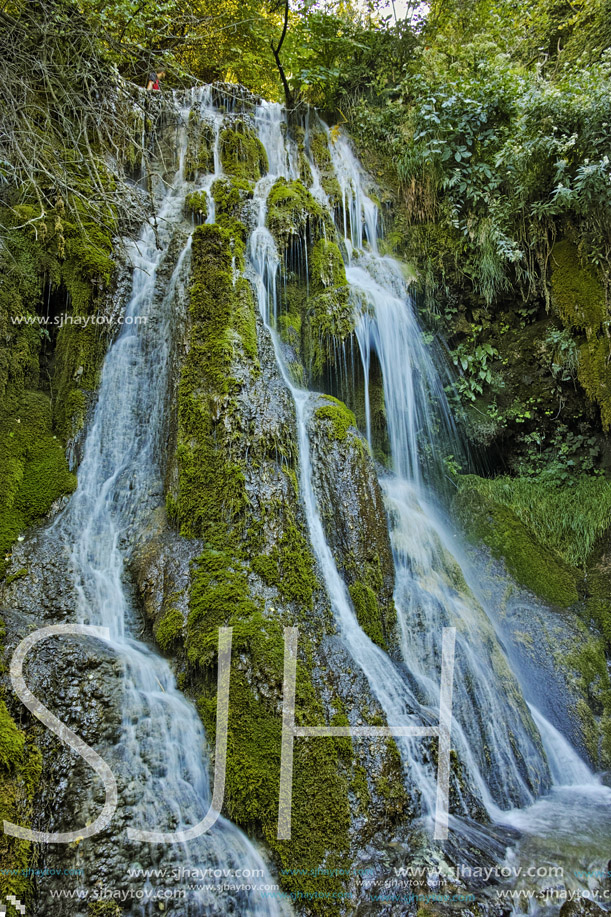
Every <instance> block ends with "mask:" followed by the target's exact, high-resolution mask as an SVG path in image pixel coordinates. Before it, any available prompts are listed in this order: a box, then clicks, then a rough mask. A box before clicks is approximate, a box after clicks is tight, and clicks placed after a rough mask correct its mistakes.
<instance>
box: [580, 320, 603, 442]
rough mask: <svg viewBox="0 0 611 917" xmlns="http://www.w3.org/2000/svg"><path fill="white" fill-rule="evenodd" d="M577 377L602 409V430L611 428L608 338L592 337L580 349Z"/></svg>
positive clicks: (588, 394)
mask: <svg viewBox="0 0 611 917" xmlns="http://www.w3.org/2000/svg"><path fill="white" fill-rule="evenodd" d="M577 377H578V379H579V381H580V382H581V384H582V386H583V388H584V390H585V392H586V394H587V396H588V398H590V399H591V400H592V401H594V402H595V403H596V404H597V405H598V406H599V408H600V420H601V423H602V428H603V430H605V431H608V430H609V428H610V427H611V346H610V343H609V340H608V338H607V337H597V336H592V337H591V338H590V340H589V341H586V342H585V343H584V344H582V346H581V347H580V348H579V365H578V367H577Z"/></svg>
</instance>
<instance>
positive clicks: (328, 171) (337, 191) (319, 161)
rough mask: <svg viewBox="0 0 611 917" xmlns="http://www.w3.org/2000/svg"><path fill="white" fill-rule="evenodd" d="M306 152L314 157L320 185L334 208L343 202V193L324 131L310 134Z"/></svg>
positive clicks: (318, 130)
mask: <svg viewBox="0 0 611 917" xmlns="http://www.w3.org/2000/svg"><path fill="white" fill-rule="evenodd" d="M306 152H308V153H309V155H310V156H311V157H312V159H313V161H314V164H315V165H316V167H317V169H318V171H319V173H320V183H321V185H322V187H323V190H324V192H325V194H326V195H327V197H328V198H329V203H330V204H331V206H332V207H338V206H339V205H340V204H341V202H342V191H341V188H340V185H339V182H338V180H337V176H336V174H335V169H334V168H333V161H332V159H331V153H330V152H329V142H328V139H327V134H326V132H325V131H324V130H322V129H317V128H314V129H312V130H311V131H310V132H309V135H308V144H307V145H306Z"/></svg>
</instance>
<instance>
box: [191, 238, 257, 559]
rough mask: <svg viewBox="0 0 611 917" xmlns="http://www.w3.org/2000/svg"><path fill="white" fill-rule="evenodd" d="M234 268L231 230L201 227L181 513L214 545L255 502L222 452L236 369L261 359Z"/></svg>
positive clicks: (247, 297)
mask: <svg viewBox="0 0 611 917" xmlns="http://www.w3.org/2000/svg"><path fill="white" fill-rule="evenodd" d="M231 262H232V236H231V234H230V233H229V232H228V231H227V230H226V229H224V228H222V227H219V226H212V225H210V226H209V225H205V226H200V227H199V228H198V229H196V231H195V232H194V234H193V254H192V263H193V269H192V277H193V282H192V285H191V293H190V316H191V321H192V332H191V342H190V349H189V354H188V356H187V359H186V361H185V364H184V366H183V371H182V375H181V380H180V384H179V395H178V400H179V410H178V413H179V445H178V451H177V456H178V464H179V493H180V495H179V497H178V500H177V502H176V513H177V516H178V519H179V521H180V525H181V531H182V532H183V534H184V535H187V536H188V537H193V536H200V535H201V536H204V537H207V538H209V539H210V540H211V541H214V536H215V531H217V530H218V527H219V525H222V526H223V528H224V527H225V526H227V525H230V526H231V525H233V524H234V523H236V522H237V520H238V518H239V517H240V516H241V515H242V514H243V512H244V510H245V508H246V505H247V502H248V499H247V496H246V491H245V488H244V474H243V472H242V469H241V468H240V467H239V465H238V464H237V463H236V462H234V461H232V460H231V459H228V458H227V456H226V454H224V453H223V451H222V450H221V449H220V448H219V445H220V442H222V432H223V413H227V412H231V410H232V400H231V396H232V395H235V394H236V393H237V392H238V391H239V388H240V384H239V383H238V382H237V380H236V379H235V377H234V376H233V372H232V368H233V366H234V365H235V364H237V363H238V362H239V361H240V360H241V359H244V357H246V356H250V358H251V360H254V358H255V357H256V332H255V325H254V322H255V318H254V300H253V298H252V293H251V291H250V288H249V286H248V284H247V283H246V282H245V281H244V280H243V278H242V279H241V280H240V281H239V282H238V283H237V284H236V285H235V286H234V283H233V273H232V263H231ZM256 368H257V367H256V366H253V371H255V370H256ZM219 436H221V440H220V441H219ZM219 501H220V502H219Z"/></svg>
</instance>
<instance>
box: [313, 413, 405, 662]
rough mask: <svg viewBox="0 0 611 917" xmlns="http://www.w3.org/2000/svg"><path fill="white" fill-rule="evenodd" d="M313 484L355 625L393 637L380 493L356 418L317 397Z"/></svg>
mask: <svg viewBox="0 0 611 917" xmlns="http://www.w3.org/2000/svg"><path fill="white" fill-rule="evenodd" d="M309 432H310V441H311V444H312V468H313V474H314V487H315V490H316V495H317V498H318V504H319V507H320V509H321V515H322V521H323V525H324V529H325V535H326V537H327V541H328V542H329V545H330V546H331V549H332V551H333V554H334V557H335V561H336V563H337V565H338V568H339V570H340V572H341V574H342V576H343V578H344V580H345V582H346V584H347V586H348V588H349V591H350V595H351V598H352V601H353V604H354V606H355V610H356V612H357V616H358V618H359V623H360V624H361V626H362V627H363V629H364V630H365V632H366V633H367V634H368V636H370V637H371V639H372V640H374V641H375V642H376V643H378V644H379V645H381V646H383V647H384V648H391V647H392V646H393V644H394V643H395V640H396V634H395V627H396V612H395V607H394V600H393V590H394V565H393V559H392V549H391V546H390V538H389V533H388V524H387V519H386V511H385V508H384V501H383V497H382V491H381V489H380V485H379V483H378V479H377V476H376V473H375V466H374V464H373V460H372V459H371V456H370V455H369V450H368V448H367V444H366V442H365V440H364V439H363V437H362V436H361V435H360V433H359V432H358V430H357V429H356V424H355V421H354V416H353V415H351V413H350V412H349V411H348V410H347V409H346V408H345V407H344V406H343V405H342V404H341V403H340V402H337V401H335V399H331V398H329V397H319V398H318V400H317V401H316V402H315V404H314V405H313V408H312V412H311V415H310V423H309Z"/></svg>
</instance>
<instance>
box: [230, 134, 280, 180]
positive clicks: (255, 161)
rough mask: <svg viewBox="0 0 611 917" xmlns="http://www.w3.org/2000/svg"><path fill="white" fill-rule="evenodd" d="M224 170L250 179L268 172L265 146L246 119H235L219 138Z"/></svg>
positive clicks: (241, 177) (236, 176)
mask: <svg viewBox="0 0 611 917" xmlns="http://www.w3.org/2000/svg"><path fill="white" fill-rule="evenodd" d="M219 151H220V157H221V162H222V164H223V170H224V172H225V173H226V174H227V175H231V176H233V177H234V178H237V179H241V180H248V181H258V180H259V179H260V178H262V177H263V175H266V174H267V171H268V169H269V163H268V161H267V153H266V152H265V147H264V146H263V144H262V143H261V141H260V140H259V138H258V137H257V134H256V132H255V131H254V130H253V128H252V127H250V125H248V124H247V123H246V121H235V122H233V125H232V127H225V128H223V130H222V131H221V135H220V139H219Z"/></svg>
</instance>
